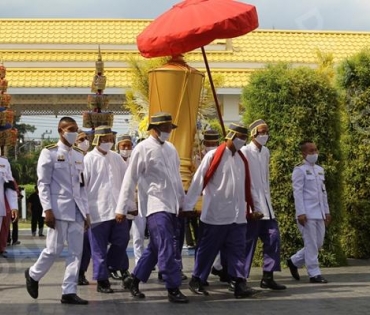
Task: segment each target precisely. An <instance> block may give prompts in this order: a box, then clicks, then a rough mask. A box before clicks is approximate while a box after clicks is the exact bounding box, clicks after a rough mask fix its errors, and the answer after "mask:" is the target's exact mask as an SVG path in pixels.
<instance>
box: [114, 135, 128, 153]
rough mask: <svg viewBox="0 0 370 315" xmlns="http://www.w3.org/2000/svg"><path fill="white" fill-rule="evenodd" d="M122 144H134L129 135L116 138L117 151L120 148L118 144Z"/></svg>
mask: <svg viewBox="0 0 370 315" xmlns="http://www.w3.org/2000/svg"><path fill="white" fill-rule="evenodd" d="M120 142H130V143H131V144H132V138H131V136H130V135H128V134H123V135H118V136H117V138H116V149H117V148H118V144H119V143H120Z"/></svg>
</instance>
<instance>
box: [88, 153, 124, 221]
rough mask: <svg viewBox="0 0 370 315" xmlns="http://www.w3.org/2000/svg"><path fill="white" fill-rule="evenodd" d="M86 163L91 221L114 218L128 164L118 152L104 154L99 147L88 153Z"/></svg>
mask: <svg viewBox="0 0 370 315" xmlns="http://www.w3.org/2000/svg"><path fill="white" fill-rule="evenodd" d="M84 163H85V171H84V176H85V185H86V190H87V196H88V204H89V210H90V219H91V223H98V222H104V221H108V220H113V219H114V218H115V216H116V215H115V210H116V207H117V201H118V197H119V192H120V189H121V185H122V180H123V177H124V175H125V171H126V164H125V163H124V161H123V159H122V157H121V156H120V155H119V154H118V153H116V152H113V151H108V152H107V154H106V155H104V154H102V153H100V152H99V151H98V149H97V148H95V149H94V150H92V151H90V152H89V153H87V154H86V156H85V159H84Z"/></svg>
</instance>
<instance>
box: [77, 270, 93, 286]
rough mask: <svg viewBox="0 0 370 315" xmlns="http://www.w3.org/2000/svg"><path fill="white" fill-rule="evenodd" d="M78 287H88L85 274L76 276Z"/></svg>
mask: <svg viewBox="0 0 370 315" xmlns="http://www.w3.org/2000/svg"><path fill="white" fill-rule="evenodd" d="M77 284H78V285H89V284H90V282H89V281H88V280H87V279H86V277H85V273H81V274H79V275H78V283H77Z"/></svg>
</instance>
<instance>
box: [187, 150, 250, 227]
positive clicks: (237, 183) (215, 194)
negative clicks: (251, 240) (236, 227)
mask: <svg viewBox="0 0 370 315" xmlns="http://www.w3.org/2000/svg"><path fill="white" fill-rule="evenodd" d="M215 153H216V149H215V150H211V151H209V152H208V153H207V154H206V155H205V156H204V158H203V160H202V162H201V163H200V165H199V167H198V169H197V171H196V173H195V174H194V177H193V180H192V182H191V185H190V187H189V190H188V192H187V194H186V197H185V202H184V210H191V209H193V208H194V206H195V204H196V203H197V200H198V198H199V196H200V195H201V193H202V191H203V183H204V177H205V175H206V173H207V171H208V169H209V167H210V165H211V161H212V160H213V157H214V155H215ZM246 209H247V205H246V202H245V165H244V162H243V160H242V158H241V157H240V155H239V153H235V154H234V155H232V152H231V151H230V149H229V148H227V147H226V148H225V151H224V153H223V156H222V159H221V161H220V164H219V165H218V168H217V170H216V171H215V173H214V174H213V176H212V177H211V179H210V180H209V182H208V184H207V186H206V187H205V188H204V191H203V204H202V214H201V217H200V220H201V221H202V222H204V223H207V224H212V225H224V224H232V223H238V224H240V223H246V222H247V220H246Z"/></svg>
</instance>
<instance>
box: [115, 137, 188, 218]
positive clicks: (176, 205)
mask: <svg viewBox="0 0 370 315" xmlns="http://www.w3.org/2000/svg"><path fill="white" fill-rule="evenodd" d="M139 179H140V185H138V194H139V196H147V204H146V206H145V208H146V216H149V215H151V214H153V213H156V212H161V211H166V212H169V213H174V214H176V213H178V211H179V209H180V208H181V207H182V203H183V200H184V195H185V193H184V189H183V186H182V181H181V176H180V159H179V156H178V154H177V151H176V149H175V147H174V146H173V145H172V144H171V143H170V142H167V141H166V142H165V143H164V144H160V143H159V141H158V140H156V139H155V138H154V137H153V136H150V137H149V138H147V139H145V140H143V141H141V142H140V143H139V144H138V145H137V146H136V147H135V148H134V150H133V151H132V155H131V158H130V164H129V166H128V168H127V171H126V174H125V177H124V179H123V182H122V188H121V192H120V196H119V200H118V205H117V209H116V213H120V214H125V215H126V214H127V212H131V211H135V210H137V205H136V202H135V190H136V186H137V184H138V181H139Z"/></svg>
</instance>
